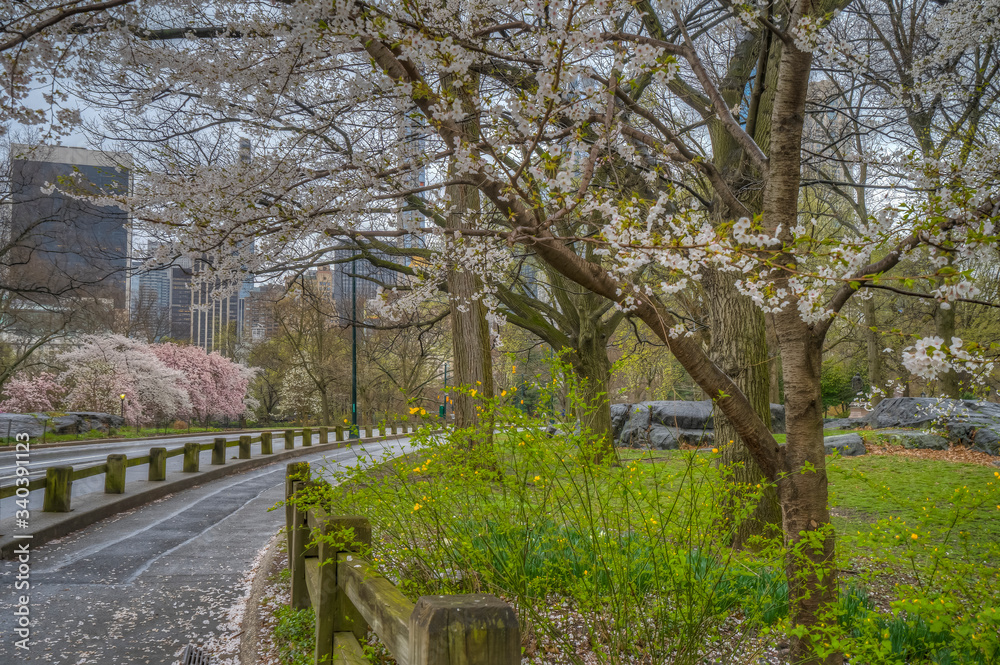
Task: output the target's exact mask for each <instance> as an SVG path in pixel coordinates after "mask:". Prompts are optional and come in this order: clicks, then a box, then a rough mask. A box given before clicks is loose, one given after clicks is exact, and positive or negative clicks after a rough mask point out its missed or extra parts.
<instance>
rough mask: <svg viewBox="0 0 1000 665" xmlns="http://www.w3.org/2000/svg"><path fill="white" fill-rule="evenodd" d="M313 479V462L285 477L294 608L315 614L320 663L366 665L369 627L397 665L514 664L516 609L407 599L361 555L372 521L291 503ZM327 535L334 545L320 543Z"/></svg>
mask: <svg viewBox="0 0 1000 665" xmlns="http://www.w3.org/2000/svg"><path fill="white" fill-rule="evenodd" d="M310 482H312V481H310V480H309V464H308V462H294V463H291V464H289V465H288V467H287V470H286V473H285V527H286V529H285V533H286V537H287V540H288V566H289V569H290V571H291V581H292V600H291V604H292V607H293V608H295V609H304V608H308V607H310V606H311V607H312V608H313V609H314V610H315V612H316V634H315V658H316V663H318V664H327V665H332V664H334V663H335V664H337V665H363V664H366V663H368V660H367V659H366V658H365V655H364V652H363V651H362V650H361V646H360V645H359V643H358V639H357V638H359V637H362V636H363V635H364V634H365V633H366V632H367V630H368V627H369V626H370V627H371V628H372V629H373V630H374V631H375V634H376V635H378V637H379V639H380V640H381V641H382V643H383V644H385V645H386V647H387V648H388V650H389V652H390V653H392V655H393V656H394V657H395V659H396V662H397V663H399V664H400V665H516V664H517V663H520V662H521V637H520V631H519V628H518V624H517V616H516V615H515V614H514V610H513V608H511V607H510V605H508V604H507V603H504V602H503V601H501V600H500V599H498V598H496V597H494V596H489V595H483V594H467V595H453V596H421V597H420V598H419V599H418V600H417V602H416V603H412V602H410V600H409V599H408V598H407V597H406V596H404V595H403V594H402V593H401V592H400V591H399V589H397V588H396V587H395V586H394V585H393V584H392V583H391V582H390V581H389V580H388V579H386V578H385V577H383V576H382V575H380V574H379V573H378V571H377V570H376V569H375V567H374V566H372V565H371V564H370V563H369V562H367V561H365V560H364V559H362V558H361V557H360V556H359V555H358V552H359V551H360V550H361V549H362V548H363V547H370V546H371V539H372V530H371V525H370V524H369V522H368V520H367V519H366V518H364V517H359V516H355V515H328V514H327V513H326V512H325V511H324V510H323V509H322V508H319V507H311V508H309V509H308V510H302V509H300V508H298V507H297V506H296V505H295V502H294V501H292V497H293V496H294V494H295V493H296V492H298V491H299V490H301V489H302V488H303V487H305V486H306V485H307V484H308V483H310ZM320 534H323V535H327V536H332V537H333V538H332V540H333V541H334V543H337V544H331V543H330V542H329V541H327V540H322V539H320V540H317V536H318V535H320Z"/></svg>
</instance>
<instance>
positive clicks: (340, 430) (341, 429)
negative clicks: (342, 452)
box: [336, 425, 344, 442]
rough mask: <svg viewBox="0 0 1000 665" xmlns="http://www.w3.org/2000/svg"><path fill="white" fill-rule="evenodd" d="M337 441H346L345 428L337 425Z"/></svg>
mask: <svg viewBox="0 0 1000 665" xmlns="http://www.w3.org/2000/svg"><path fill="white" fill-rule="evenodd" d="M336 431H337V441H339V442H342V441H343V440H344V426H343V425H337V430H336Z"/></svg>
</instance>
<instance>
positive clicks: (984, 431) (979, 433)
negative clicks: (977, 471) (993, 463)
mask: <svg viewBox="0 0 1000 665" xmlns="http://www.w3.org/2000/svg"><path fill="white" fill-rule="evenodd" d="M972 449H973V450H978V451H979V452H983V453H989V454H990V455H994V456H996V455H1000V427H981V428H979V429H978V430H976V436H975V439H974V440H973V444H972Z"/></svg>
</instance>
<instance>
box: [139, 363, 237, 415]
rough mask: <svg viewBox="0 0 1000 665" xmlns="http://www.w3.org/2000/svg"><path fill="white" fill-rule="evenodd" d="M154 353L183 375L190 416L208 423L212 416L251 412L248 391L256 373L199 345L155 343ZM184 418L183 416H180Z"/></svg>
mask: <svg viewBox="0 0 1000 665" xmlns="http://www.w3.org/2000/svg"><path fill="white" fill-rule="evenodd" d="M149 351H150V353H152V354H153V355H155V356H156V358H158V359H159V360H160V361H161V362H162V363H163V364H164V365H166V366H167V367H169V368H170V369H172V370H176V371H177V372H179V374H180V376H179V385H180V386H181V387H182V388H183V389H184V391H185V393H186V395H187V398H188V402H189V404H190V405H191V406H190V412H189V413H190V415H192V416H193V417H194V418H196V419H198V420H200V421H201V422H202V423H204V422H206V421H207V420H208V418H209V417H211V416H225V417H227V418H239V417H241V416H243V415H245V414H246V412H247V409H248V404H247V402H246V399H247V388H248V386H249V384H250V379H251V378H252V376H253V372H252V371H251V370H249V369H248V368H246V367H244V366H243V365H240V364H239V363H235V362H233V361H231V360H229V359H228V358H224V357H223V356H222V355H221V354H219V353H217V352H213V353H205V350H204V349H202V348H201V347H197V346H181V345H178V344H171V343H165V344H153V345H151V346H150V347H149ZM178 415H180V413H178Z"/></svg>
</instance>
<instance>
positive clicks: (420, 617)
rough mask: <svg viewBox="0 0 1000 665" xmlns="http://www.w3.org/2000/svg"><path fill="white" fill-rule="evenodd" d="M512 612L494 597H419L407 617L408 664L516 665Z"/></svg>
mask: <svg viewBox="0 0 1000 665" xmlns="http://www.w3.org/2000/svg"><path fill="white" fill-rule="evenodd" d="M520 662H521V635H520V631H519V629H518V626H517V616H516V615H515V614H514V609H513V608H512V607H511V606H510V605H508V604H507V603H505V602H503V601H502V600H500V599H499V598H496V597H495V596H488V595H484V594H468V595H461V596H421V597H420V599H419V600H418V601H417V606H416V607H415V608H414V609H413V614H411V615H410V665H516V664H517V663H520Z"/></svg>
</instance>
